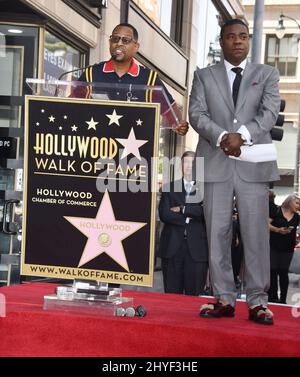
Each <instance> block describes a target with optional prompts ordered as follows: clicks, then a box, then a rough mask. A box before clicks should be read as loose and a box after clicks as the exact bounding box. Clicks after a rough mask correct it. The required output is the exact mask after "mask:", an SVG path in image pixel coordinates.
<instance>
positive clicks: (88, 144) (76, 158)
mask: <svg viewBox="0 0 300 377" xmlns="http://www.w3.org/2000/svg"><path fill="white" fill-rule="evenodd" d="M159 114H160V108H159V105H157V104H150V103H128V102H116V101H115V102H112V101H110V102H109V101H99V100H86V99H70V98H54V97H38V96H27V97H26V117H25V118H26V125H25V130H26V132H25V180H24V218H23V243H22V269H21V273H22V274H23V275H30V276H44V277H52V278H63V279H70V280H73V279H85V280H96V281H100V282H107V283H119V284H131V285H141V286H152V282H153V267H154V266H153V265H154V247H155V240H154V235H155V222H156V216H155V208H156V194H155V192H152V191H153V190H151V188H152V187H155V179H156V176H157V172H156V171H155V166H156V164H153V159H152V158H153V157H155V156H157V155H158V137H159Z"/></svg>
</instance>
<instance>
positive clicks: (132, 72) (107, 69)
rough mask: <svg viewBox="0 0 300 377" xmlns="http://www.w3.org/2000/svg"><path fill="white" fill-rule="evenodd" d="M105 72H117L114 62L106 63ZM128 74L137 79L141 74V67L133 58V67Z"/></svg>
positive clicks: (131, 66)
mask: <svg viewBox="0 0 300 377" xmlns="http://www.w3.org/2000/svg"><path fill="white" fill-rule="evenodd" d="M103 72H104V73H112V72H115V70H114V66H113V62H112V60H111V59H110V60H108V61H107V62H105V63H104V66H103ZM127 73H128V74H129V75H131V76H133V77H137V76H138V75H139V73H140V66H139V65H138V64H137V62H136V61H135V60H134V59H133V58H132V59H131V65H130V68H129V71H128V72H127Z"/></svg>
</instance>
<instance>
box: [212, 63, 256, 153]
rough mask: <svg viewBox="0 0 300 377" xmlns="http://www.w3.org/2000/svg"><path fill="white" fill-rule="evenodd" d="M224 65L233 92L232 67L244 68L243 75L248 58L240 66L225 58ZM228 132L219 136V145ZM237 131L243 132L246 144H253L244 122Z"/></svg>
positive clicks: (233, 77) (233, 76)
mask: <svg viewBox="0 0 300 377" xmlns="http://www.w3.org/2000/svg"><path fill="white" fill-rule="evenodd" d="M224 65H225V68H226V73H227V77H228V81H229V85H230V90H231V93H232V86H233V82H234V79H235V77H236V74H235V73H234V72H233V71H232V70H231V69H232V68H236V67H240V68H242V72H241V75H243V73H244V70H245V68H246V65H247V59H245V60H243V61H242V62H241V63H240V64H239V65H238V66H235V65H232V64H231V63H229V62H228V61H227V60H224ZM227 133H228V132H227V131H223V132H222V133H221V134H220V136H219V137H218V141H217V147H219V146H220V143H221V140H222V137H223V136H224V135H225V134H227ZM237 133H239V134H241V137H242V139H243V140H244V144H245V145H252V144H253V143H252V141H251V135H250V132H249V131H248V129H247V127H246V126H245V125H244V124H242V125H241V126H240V128H239V129H238V130H237Z"/></svg>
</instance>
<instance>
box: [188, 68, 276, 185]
mask: <svg viewBox="0 0 300 377" xmlns="http://www.w3.org/2000/svg"><path fill="white" fill-rule="evenodd" d="M278 82H279V75H278V71H277V70H276V69H275V68H273V67H271V66H268V65H264V64H252V63H247V65H246V68H245V71H244V73H243V78H242V82H241V85H240V89H239V95H238V100H237V105H236V108H235V107H234V104H233V100H232V95H231V90H230V87H229V81H228V77H227V73H226V69H225V65H224V64H217V65H214V66H210V67H207V68H203V69H199V68H197V70H196V71H195V75H194V80H193V87H192V91H191V95H190V106H189V120H190V124H191V126H192V127H193V128H194V129H195V131H196V132H197V133H198V134H199V143H198V146H197V156H198V157H199V156H200V157H204V180H205V182H224V181H226V180H227V179H228V178H230V176H231V175H232V172H233V169H237V172H238V174H239V176H240V178H241V179H243V180H244V181H247V182H268V181H276V180H278V179H279V175H278V168H277V164H276V162H275V161H272V162H260V163H250V162H244V161H236V160H233V159H231V158H229V157H227V156H226V155H225V154H224V152H223V151H222V149H221V148H219V147H217V146H216V144H217V140H218V137H219V135H220V134H221V133H222V132H223V131H224V130H226V131H228V132H237V130H238V129H239V128H240V126H241V125H245V126H246V127H247V129H248V131H249V133H250V135H251V138H252V141H253V143H254V144H265V143H272V139H271V135H270V130H271V129H272V127H273V126H274V125H275V122H276V119H277V117H278V113H279V107H280V97H279V86H278Z"/></svg>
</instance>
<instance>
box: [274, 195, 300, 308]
mask: <svg viewBox="0 0 300 377" xmlns="http://www.w3.org/2000/svg"><path fill="white" fill-rule="evenodd" d="M299 210H300V199H299V198H298V197H297V196H296V195H289V196H288V197H287V198H286V199H285V200H284V202H283V203H282V204H281V206H279V207H278V208H277V210H276V211H275V212H273V213H272V214H271V215H270V249H271V285H270V289H269V292H268V294H269V301H270V302H279V303H281V304H286V298H287V292H288V287H289V273H288V272H289V267H290V264H291V261H292V257H293V252H294V247H295V245H296V230H297V226H298V225H299V219H300V216H299V214H298V211H299ZM278 279H279V287H280V297H278Z"/></svg>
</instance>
